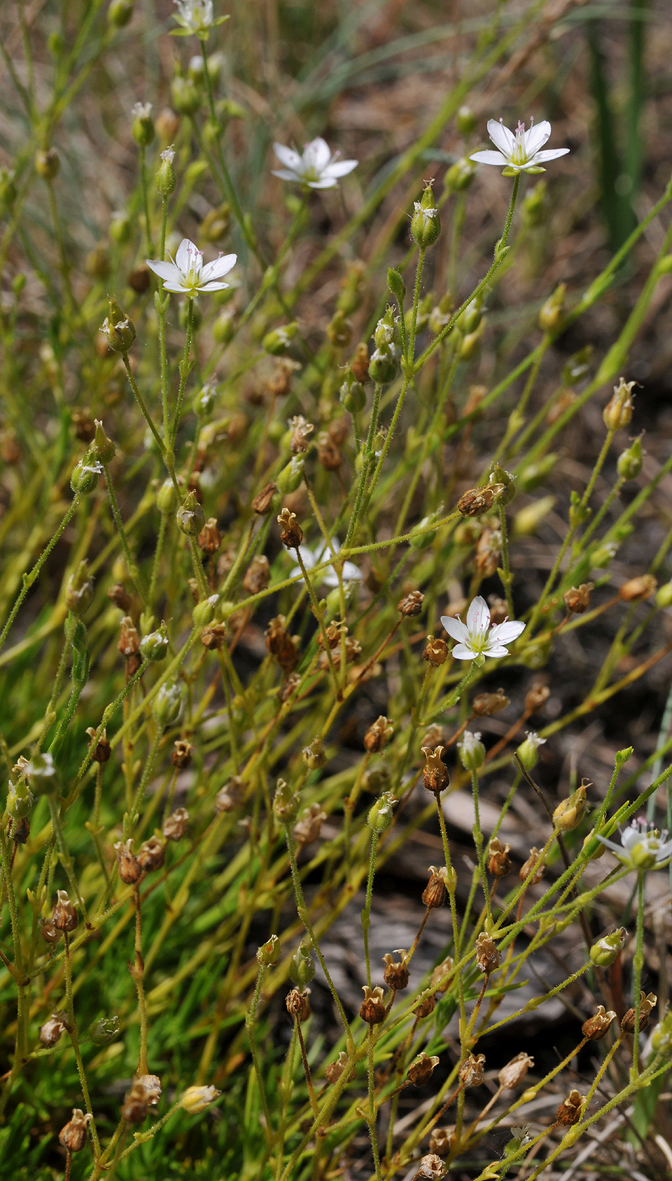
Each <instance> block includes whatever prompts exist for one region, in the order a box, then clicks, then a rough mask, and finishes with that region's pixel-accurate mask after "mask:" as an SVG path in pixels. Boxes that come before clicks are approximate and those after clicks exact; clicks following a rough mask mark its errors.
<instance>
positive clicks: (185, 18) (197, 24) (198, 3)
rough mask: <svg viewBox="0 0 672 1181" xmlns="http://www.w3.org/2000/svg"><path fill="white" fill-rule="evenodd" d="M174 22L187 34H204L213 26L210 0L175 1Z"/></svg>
mask: <svg viewBox="0 0 672 1181" xmlns="http://www.w3.org/2000/svg"><path fill="white" fill-rule="evenodd" d="M175 3H176V4H177V9H178V11H177V12H176V13H175V20H176V21H177V23H178V24H180V25H182V28H183V29H186V30H187V32H188V33H195V34H196V35H197V36H198V34H199V33H205V32H207V30H208V29H210V28H211V27H212V25H213V24H214V12H213V10H212V0H175Z"/></svg>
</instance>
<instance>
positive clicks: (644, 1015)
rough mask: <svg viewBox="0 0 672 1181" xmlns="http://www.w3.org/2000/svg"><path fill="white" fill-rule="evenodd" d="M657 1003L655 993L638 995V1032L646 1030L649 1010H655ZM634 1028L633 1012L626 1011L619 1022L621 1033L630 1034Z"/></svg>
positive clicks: (630, 1010) (631, 1010) (649, 1014)
mask: <svg viewBox="0 0 672 1181" xmlns="http://www.w3.org/2000/svg"><path fill="white" fill-rule="evenodd" d="M657 1003H658V997H657V996H656V994H655V992H650V993H648V995H647V994H646V993H643V992H640V994H639V1029H640V1032H641V1031H642V1030H644V1029H646V1027H647V1025H648V1024H649V1019H650V1016H651V1010H652V1009H655V1007H656V1004H657ZM634 1028H635V1010H634V1009H628V1011H627V1013H626V1014H625V1016H624V1017H623V1018H622V1020H621V1033H632V1032H633V1031H634Z"/></svg>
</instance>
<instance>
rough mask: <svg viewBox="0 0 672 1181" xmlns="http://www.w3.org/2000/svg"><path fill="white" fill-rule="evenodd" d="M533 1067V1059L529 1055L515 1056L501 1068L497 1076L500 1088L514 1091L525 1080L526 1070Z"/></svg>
mask: <svg viewBox="0 0 672 1181" xmlns="http://www.w3.org/2000/svg"><path fill="white" fill-rule="evenodd" d="M531 1066H534V1058H530V1056H529V1054H525V1053H523V1054H516V1056H515V1058H512V1059H511V1061H510V1062H507V1064H506V1066H503V1067H502V1069H501V1070H500V1072H499V1075H498V1076H497V1077H498V1078H499V1085H500V1087H504V1089H505V1090H506V1091H515V1089H516V1087H519V1086H520V1085H521V1084H522V1083H523V1082H524V1080H525V1076H526V1075H527V1072H528V1070H529V1069H530V1067H531Z"/></svg>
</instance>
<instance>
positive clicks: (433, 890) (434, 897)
mask: <svg viewBox="0 0 672 1181" xmlns="http://www.w3.org/2000/svg"><path fill="white" fill-rule="evenodd" d="M447 897H448V872H447V870H446V868H445V866H443V865H442V866H441V867H440V868H439V869H437V867H436V866H435V865H430V867H429V881H428V883H427V885H426V886H425V888H424V890H423V892H422V901H423V902H424V904H425V906H428V907H430V909H432V910H434V909H436V907H437V906H443V904H444V902H445V901H446V898H447Z"/></svg>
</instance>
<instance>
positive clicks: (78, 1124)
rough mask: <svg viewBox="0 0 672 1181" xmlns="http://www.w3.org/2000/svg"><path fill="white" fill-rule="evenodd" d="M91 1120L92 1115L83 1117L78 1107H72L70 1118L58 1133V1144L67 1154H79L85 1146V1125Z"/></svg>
mask: <svg viewBox="0 0 672 1181" xmlns="http://www.w3.org/2000/svg"><path fill="white" fill-rule="evenodd" d="M92 1119H93V1116H92V1115H84V1112H83V1111H82V1110H81V1109H80V1108H79V1107H73V1109H72V1116H71V1117H70V1119H69V1120H68V1122H67V1124H65V1126H64V1127H62V1128H61V1130H60V1132H59V1133H58V1139H59V1142H60V1143H61V1144H62V1145H63V1147H64V1148H67V1150H68V1152H80V1151H81V1149H82V1148H83V1147H84V1145H85V1144H86V1125H87V1124H89V1123H90V1122H91V1120H92Z"/></svg>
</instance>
